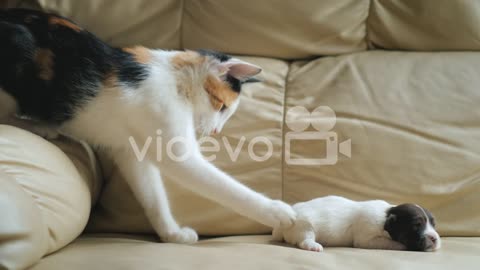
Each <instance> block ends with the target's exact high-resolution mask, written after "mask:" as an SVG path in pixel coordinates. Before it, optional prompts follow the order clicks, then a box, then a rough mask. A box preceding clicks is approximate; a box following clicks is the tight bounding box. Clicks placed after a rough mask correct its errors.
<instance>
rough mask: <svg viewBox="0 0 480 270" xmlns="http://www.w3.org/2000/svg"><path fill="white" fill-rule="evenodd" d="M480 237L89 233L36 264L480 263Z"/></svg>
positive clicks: (37, 269) (38, 269)
mask: <svg viewBox="0 0 480 270" xmlns="http://www.w3.org/2000/svg"><path fill="white" fill-rule="evenodd" d="M478 254H480V238H444V239H443V248H442V249H440V250H439V251H437V252H433V253H425V252H407V251H387V250H365V249H353V248H326V249H325V251H324V252H323V253H316V252H310V251H304V250H300V249H297V248H293V247H291V246H287V245H285V244H279V243H273V242H271V237H270V236H268V235H263V236H234V237H223V238H212V239H206V240H202V241H200V242H198V243H197V244H194V245H179V244H164V243H157V242H155V238H152V237H147V236H133V235H83V236H82V237H80V238H78V239H77V240H75V242H73V243H72V244H71V245H69V246H67V247H66V248H65V249H63V250H61V251H59V252H57V253H56V254H52V255H50V256H48V257H45V258H43V259H42V260H41V261H40V263H39V264H37V265H35V266H34V267H33V268H32V269H31V270H57V269H69V270H77V269H78V270H84V269H89V270H96V269H98V270H103V269H142V270H149V269H177V270H181V269H209V270H215V269H221V270H224V269H232V270H235V269H242V270H243V269H276V270H282V269H285V270H290V269H312V270H313V269H315V270H318V269H323V270H328V269H335V270H342V269H345V270H351V269H356V270H362V269H391V270H395V269H422V270H430V269H431V270H441V269H462V270H468V269H475V268H474V267H476V266H477V265H478Z"/></svg>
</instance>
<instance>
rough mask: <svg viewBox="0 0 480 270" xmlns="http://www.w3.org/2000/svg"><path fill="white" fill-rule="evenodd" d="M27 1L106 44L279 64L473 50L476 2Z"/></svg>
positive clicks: (477, 40)
mask: <svg viewBox="0 0 480 270" xmlns="http://www.w3.org/2000/svg"><path fill="white" fill-rule="evenodd" d="M30 1H36V2H37V4H38V5H40V7H41V8H43V9H46V10H51V11H54V12H57V13H60V14H61V15H64V16H67V17H70V18H72V19H74V20H75V21H77V22H78V23H79V24H81V25H82V26H84V27H85V28H86V29H89V30H90V31H91V32H93V33H95V34H97V35H98V36H100V37H101V38H103V39H104V40H106V41H107V42H109V43H111V44H112V45H114V46H129V45H137V44H141V45H144V46H147V47H152V48H163V49H183V48H189V49H196V48H210V49H215V50H219V51H224V52H227V53H232V54H240V55H256V56H265V57H275V58H283V59H301V58H311V57H317V56H321V55H338V54H344V53H351V52H356V51H362V50H366V49H367V48H368V47H369V46H370V47H379V48H385V49H392V50H426V51H432V50H478V49H480V28H479V27H478V25H480V16H478V14H479V13H480V2H479V1H468V0H461V1H451V0H418V1H389V0H388V1H385V0H343V1H337V0H323V1H318V0H302V1H284V0H264V1H258V0H244V1H237V0H212V1H195V0H164V1H155V0H136V1H116V0H82V1H78V0H30ZM22 2H25V1H22ZM300 2H301V3H300Z"/></svg>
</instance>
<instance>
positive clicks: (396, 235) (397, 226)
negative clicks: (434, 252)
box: [384, 204, 435, 251]
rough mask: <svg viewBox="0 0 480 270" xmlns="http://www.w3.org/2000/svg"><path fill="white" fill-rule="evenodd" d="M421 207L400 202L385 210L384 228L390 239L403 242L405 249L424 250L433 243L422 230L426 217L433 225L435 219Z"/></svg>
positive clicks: (425, 224)
mask: <svg viewBox="0 0 480 270" xmlns="http://www.w3.org/2000/svg"><path fill="white" fill-rule="evenodd" d="M422 209H423V211H422ZM422 209H420V208H419V207H418V206H417V205H414V204H401V205H398V206H395V207H392V208H390V209H389V210H388V211H387V219H386V222H385V226H384V229H385V230H386V231H387V232H388V233H389V234H390V237H391V238H392V240H394V241H397V242H400V243H402V244H404V245H405V246H406V247H407V250H411V251H425V250H426V249H428V248H429V247H431V246H432V245H433V243H432V241H431V240H430V239H429V238H428V237H426V236H425V235H424V232H425V228H426V226H427V218H428V221H429V222H430V224H431V225H432V226H433V227H435V219H434V217H433V215H432V214H431V213H430V212H429V211H428V210H427V209H425V208H422ZM425 214H426V215H427V216H426V217H425Z"/></svg>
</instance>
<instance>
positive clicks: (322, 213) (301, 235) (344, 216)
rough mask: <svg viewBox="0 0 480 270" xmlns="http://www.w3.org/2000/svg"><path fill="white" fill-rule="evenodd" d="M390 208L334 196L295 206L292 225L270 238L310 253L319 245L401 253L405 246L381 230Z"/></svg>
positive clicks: (277, 229) (279, 229)
mask: <svg viewBox="0 0 480 270" xmlns="http://www.w3.org/2000/svg"><path fill="white" fill-rule="evenodd" d="M392 207H394V205H391V204H389V203H387V202H385V201H382V200H372V201H362V202H357V201H352V200H349V199H346V198H342V197H338V196H327V197H322V198H318V199H314V200H311V201H308V202H302V203H297V204H295V205H294V206H293V209H294V210H295V211H296V213H297V220H296V221H295V224H294V225H293V226H291V227H289V228H284V229H281V228H275V229H274V231H273V237H274V239H275V240H282V239H284V240H285V241H286V242H288V243H290V244H293V245H297V246H298V247H300V248H302V249H306V250H311V251H322V250H323V247H322V245H324V246H336V247H357V248H369V249H390V250H405V249H406V247H405V245H403V244H401V243H399V242H396V241H393V240H392V238H391V237H390V235H389V233H388V232H387V231H386V230H385V228H384V226H385V222H386V219H387V211H388V210H389V209H391V208H392ZM427 220H428V218H427ZM427 223H428V221H427ZM427 225H428V224H427ZM427 227H428V226H427ZM430 228H431V226H430ZM432 230H433V229H431V230H430V231H432ZM430 233H432V232H430ZM433 234H434V235H436V237H437V238H438V244H439V237H438V234H437V233H436V232H435V231H434V230H433Z"/></svg>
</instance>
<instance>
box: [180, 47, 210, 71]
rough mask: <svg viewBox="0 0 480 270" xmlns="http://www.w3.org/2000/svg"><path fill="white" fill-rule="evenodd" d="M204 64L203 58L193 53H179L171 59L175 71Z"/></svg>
mask: <svg viewBox="0 0 480 270" xmlns="http://www.w3.org/2000/svg"><path fill="white" fill-rule="evenodd" d="M204 62H205V57H203V56H201V55H200V54H199V53H196V52H193V51H186V52H179V53H177V54H176V55H175V56H174V57H173V58H172V65H173V67H175V68H177V69H179V68H183V67H189V66H199V65H201V64H203V63H204Z"/></svg>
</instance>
